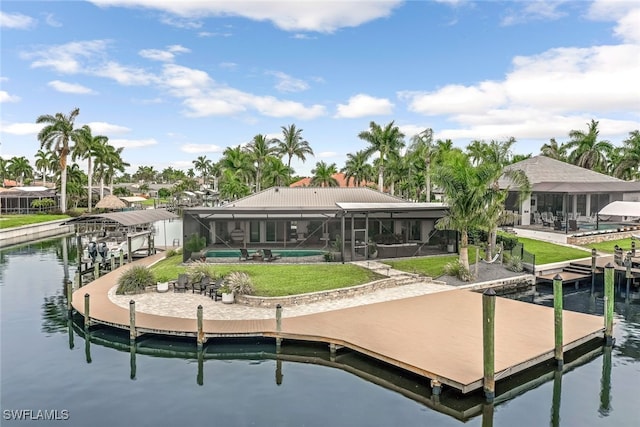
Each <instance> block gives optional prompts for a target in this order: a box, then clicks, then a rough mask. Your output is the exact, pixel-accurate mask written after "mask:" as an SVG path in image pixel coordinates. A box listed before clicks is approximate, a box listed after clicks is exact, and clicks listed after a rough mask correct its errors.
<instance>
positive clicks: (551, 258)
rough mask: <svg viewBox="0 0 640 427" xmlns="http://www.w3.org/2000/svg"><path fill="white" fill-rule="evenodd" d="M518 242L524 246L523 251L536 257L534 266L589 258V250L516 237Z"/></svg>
mask: <svg viewBox="0 0 640 427" xmlns="http://www.w3.org/2000/svg"><path fill="white" fill-rule="evenodd" d="M518 241H519V242H520V243H522V245H523V246H524V250H525V251H527V252H531V253H532V254H534V255H535V256H536V265H542V264H551V263H553V262H562V261H570V260H573V259H579V258H588V257H590V256H591V250H590V249H589V250H587V249H585V250H581V249H576V248H572V247H568V246H563V245H556V244H554V243H549V242H543V241H541V240H534V239H527V238H526V237H518Z"/></svg>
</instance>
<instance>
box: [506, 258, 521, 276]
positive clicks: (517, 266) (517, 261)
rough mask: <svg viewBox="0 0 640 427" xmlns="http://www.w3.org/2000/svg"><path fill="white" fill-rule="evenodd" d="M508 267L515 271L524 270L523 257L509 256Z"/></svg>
mask: <svg viewBox="0 0 640 427" xmlns="http://www.w3.org/2000/svg"><path fill="white" fill-rule="evenodd" d="M507 269H509V270H511V271H515V272H516V273H519V272H521V271H523V270H524V266H523V265H522V258H520V257H519V256H512V257H509V260H508V261H507Z"/></svg>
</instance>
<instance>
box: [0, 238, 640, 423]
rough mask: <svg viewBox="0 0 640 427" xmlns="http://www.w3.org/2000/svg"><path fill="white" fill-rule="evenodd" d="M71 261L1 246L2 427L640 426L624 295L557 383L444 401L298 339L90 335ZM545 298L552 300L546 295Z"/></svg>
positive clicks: (638, 360)
mask: <svg viewBox="0 0 640 427" xmlns="http://www.w3.org/2000/svg"><path fill="white" fill-rule="evenodd" d="M72 241H73V239H69V240H68V241H67V242H66V245H67V251H66V252H67V257H68V259H69V263H70V265H71V267H70V268H69V273H70V276H71V277H73V273H74V272H75V266H74V262H75V261H74V256H75V255H74V254H75V248H74V247H73V246H72V243H73V242H72ZM156 241H157V242H158V243H159V244H161V243H160V242H159V241H158V240H156ZM64 253H65V251H64V245H63V241H62V239H51V240H48V241H44V242H39V243H33V244H30V245H25V246H20V247H15V248H8V249H5V250H3V251H1V252H0V299H1V324H2V326H1V335H2V341H1V344H2V347H1V372H0V374H1V378H2V379H1V381H2V382H1V385H2V390H1V397H2V401H1V408H2V419H1V420H0V424H1V425H2V426H5V425H20V426H26V425H43V423H44V424H56V425H65V426H115V425H128V426H129V425H130V426H186V425H193V426H200V425H211V426H322V427H327V426H460V425H463V424H464V425H469V426H491V425H494V426H518V427H525V426H535V427H538V426H546V425H551V426H616V427H617V426H639V425H640V421H639V420H640V302H639V301H638V299H637V298H638V295H637V294H636V295H635V297H636V299H632V302H631V303H625V300H624V295H618V296H617V299H616V311H617V315H616V322H617V324H616V326H615V337H616V345H615V346H614V347H613V349H609V350H607V349H603V348H602V347H599V346H594V348H592V349H590V350H591V351H590V352H589V354H588V355H587V356H585V357H583V359H584V360H577V361H576V362H574V363H575V365H574V366H573V367H570V368H569V369H567V371H566V372H565V373H564V374H563V375H557V374H556V375H555V376H554V373H553V370H552V369H551V368H550V367H541V369H540V370H539V371H535V375H533V376H532V377H537V376H538V375H544V377H543V379H542V380H540V381H538V383H537V384H536V383H534V382H530V381H533V380H534V378H526V377H520V378H518V379H516V380H514V381H510V382H509V383H507V384H505V385H503V386H501V387H503V388H505V389H506V388H509V387H515V388H514V389H513V390H511V391H510V393H512V394H513V395H514V396H515V397H513V398H511V399H509V400H506V401H500V400H501V399H500V397H499V398H498V400H497V403H496V404H495V405H492V406H489V405H483V404H482V402H483V401H482V398H481V396H478V395H475V396H472V397H471V398H466V397H465V398H463V397H461V396H458V395H457V394H455V393H451V392H450V391H449V392H447V393H444V395H443V396H442V398H441V400H440V403H437V402H436V401H435V399H433V398H431V396H430V392H429V390H428V387H427V385H428V384H426V383H427V381H425V380H422V379H420V378H415V377H412V376H411V375H407V374H403V373H400V372H397V371H393V370H390V369H388V368H386V367H384V366H381V365H380V364H377V363H375V362H373V361H370V360H367V359H366V358H363V357H360V356H358V355H357V354H353V353H349V352H345V353H338V355H339V356H338V358H337V359H336V362H339V363H341V364H343V365H344V366H345V369H348V370H349V371H345V370H342V369H338V368H335V367H331V366H329V365H331V360H330V358H329V355H328V351H327V349H326V347H325V346H322V347H320V346H316V347H312V346H302V345H300V346H296V345H286V343H285V345H284V346H283V349H284V355H283V358H284V359H285V360H275V356H274V355H273V351H274V346H273V344H272V343H270V342H265V343H261V344H256V343H235V344H224V343H217V342H215V341H214V343H216V344H213V345H209V346H207V347H206V352H205V353H200V354H198V353H197V352H196V346H195V343H193V342H191V341H170V342H167V341H160V340H156V339H154V338H143V339H142V340H141V341H140V343H139V344H138V347H137V348H136V349H135V351H133V352H132V351H131V349H130V347H129V345H128V337H127V336H126V335H118V334H114V333H112V332H109V331H106V330H100V329H98V330H96V331H95V332H94V333H93V334H92V338H91V340H90V341H86V340H85V339H84V336H83V335H82V333H81V332H82V331H81V329H80V328H75V329H74V328H73V326H72V325H71V324H70V323H69V322H67V319H66V308H65V307H66V299H65V297H64V295H65V292H64V277H65V268H64V262H63V259H64V258H65V254H64ZM523 298H525V299H529V300H532V299H534V297H533V296H531V295H529V296H524V297H523ZM535 302H536V303H542V304H546V305H550V304H551V299H550V297H549V295H548V293H547V292H545V291H544V289H538V295H537V296H535ZM601 307H602V302H601V300H599V299H596V300H595V301H594V300H593V299H592V298H591V295H590V291H589V290H586V291H580V292H576V291H573V290H571V291H569V290H567V295H565V308H567V309H570V310H579V311H583V312H592V311H593V310H600V309H601ZM220 353H222V354H220ZM310 361H313V362H315V363H305V362H310ZM318 363H320V364H318ZM519 383H528V385H524V386H522V387H521V388H517V387H516V386H517V385H518V384H519ZM499 384H500V383H499ZM507 385H508V387H507ZM498 392H499V393H500V392H501V391H500V389H499V390H498ZM434 408H437V409H434ZM12 410H14V411H15V410H32V411H33V412H32V414H33V415H32V417H33V418H36V417H37V415H38V412H37V411H38V410H49V411H53V410H56V411H58V412H57V413H53V414H57V415H58V416H59V418H65V414H68V420H58V421H55V420H54V421H47V422H43V421H39V420H27V421H24V420H23V421H11V420H8V418H10V412H8V411H12ZM63 411H68V412H63ZM51 413H52V412H51ZM51 413H50V414H51Z"/></svg>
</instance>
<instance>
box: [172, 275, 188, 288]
mask: <svg viewBox="0 0 640 427" xmlns="http://www.w3.org/2000/svg"><path fill="white" fill-rule="evenodd" d="M188 284H189V276H188V275H186V274H184V273H182V274H179V275H178V280H177V281H176V283H175V284H174V285H173V292H185V291H186V290H187V285H188Z"/></svg>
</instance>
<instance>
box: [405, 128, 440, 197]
mask: <svg viewBox="0 0 640 427" xmlns="http://www.w3.org/2000/svg"><path fill="white" fill-rule="evenodd" d="M411 140H412V144H411V147H410V148H409V152H410V153H414V154H415V155H416V156H418V157H421V158H423V159H424V164H425V172H424V179H425V183H424V185H425V189H426V199H427V200H426V201H427V202H430V201H431V163H432V161H433V156H434V153H435V151H434V150H433V149H432V147H431V146H432V144H433V130H432V129H431V128H427V129H425V130H423V131H422V132H420V133H419V134H417V135H414V137H413V138H412V139H411Z"/></svg>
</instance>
